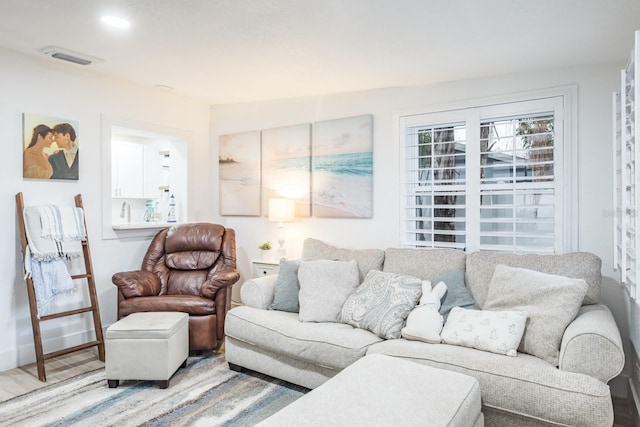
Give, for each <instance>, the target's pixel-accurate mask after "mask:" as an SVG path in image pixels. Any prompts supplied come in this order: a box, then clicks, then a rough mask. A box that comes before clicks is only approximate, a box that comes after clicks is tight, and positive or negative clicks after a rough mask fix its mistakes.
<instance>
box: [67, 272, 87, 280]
mask: <svg viewBox="0 0 640 427" xmlns="http://www.w3.org/2000/svg"><path fill="white" fill-rule="evenodd" d="M89 277H91V273H85V274H76V275H75V276H71V278H72V279H88V278H89Z"/></svg>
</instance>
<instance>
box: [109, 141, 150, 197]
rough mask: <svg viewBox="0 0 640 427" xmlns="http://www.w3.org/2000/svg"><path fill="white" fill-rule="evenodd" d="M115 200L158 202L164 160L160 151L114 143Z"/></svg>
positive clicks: (112, 159) (132, 143)
mask: <svg viewBox="0 0 640 427" xmlns="http://www.w3.org/2000/svg"><path fill="white" fill-rule="evenodd" d="M111 168H112V169H111V190H112V193H111V194H112V197H122V198H146V199H157V198H158V197H159V195H160V190H159V187H160V184H161V177H162V159H161V157H160V156H159V155H158V150H157V149H155V148H153V147H151V146H149V145H147V144H139V143H134V142H127V141H112V143H111Z"/></svg>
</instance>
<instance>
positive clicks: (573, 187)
mask: <svg viewBox="0 0 640 427" xmlns="http://www.w3.org/2000/svg"><path fill="white" fill-rule="evenodd" d="M531 105H546V106H547V107H546V108H542V109H541V110H539V111H535V110H531V109H530V108H531ZM543 110H544V111H553V112H554V123H555V127H556V128H555V130H556V138H557V139H560V140H561V144H560V146H559V147H558V148H557V149H554V163H557V164H559V165H560V166H561V167H562V173H561V174H555V182H556V185H557V186H556V193H557V194H558V197H559V198H560V199H559V200H561V206H558V208H559V209H561V212H560V213H559V215H557V216H556V217H557V218H558V221H559V223H556V229H558V227H559V229H560V230H559V232H557V233H556V236H557V237H556V242H555V249H554V253H566V252H572V251H576V250H578V247H579V241H578V179H577V178H578V164H577V160H578V144H577V130H576V128H577V86H575V85H570V86H563V87H559V88H550V89H544V90H537V91H530V92H521V93H517V94H510V95H502V96H496V97H490V98H479V99H470V100H466V101H462V102H455V103H446V104H434V105H432V106H427V107H423V108H416V109H412V110H405V111H401V112H397V113H396V114H395V115H394V119H395V123H394V128H395V130H396V133H397V135H396V140H397V141H398V142H399V147H398V149H399V162H400V165H399V176H398V179H399V181H398V184H399V189H400V191H399V214H400V215H399V242H400V245H401V246H410V245H407V239H406V237H405V236H406V233H407V231H408V227H407V223H408V221H409V219H408V218H407V216H406V205H405V201H406V200H407V199H406V198H407V191H406V190H407V189H406V181H407V180H406V176H407V167H406V154H405V150H406V146H405V143H406V142H405V141H406V140H405V138H406V136H407V132H406V130H407V129H408V128H410V127H411V126H415V125H423V124H425V121H424V118H425V116H428V117H429V118H430V120H429V121H428V123H427V124H432V125H439V124H447V123H458V122H464V123H466V126H467V128H468V129H473V128H479V126H480V123H481V122H482V121H483V120H486V119H489V118H498V117H501V116H504V117H506V116H514V115H518V114H523V115H524V114H526V115H529V114H531V113H535V112H542V111H543ZM470 111H474V112H475V114H472V115H471V116H473V118H472V119H471V120H470V119H469V112H470ZM487 111H489V112H491V113H490V114H488V113H486V112H487ZM468 134H469V131H468ZM467 141H468V142H467V150H474V149H477V150H479V145H476V144H473V143H470V142H471V138H469V137H467ZM474 145H476V147H474ZM469 166H471V168H469ZM476 168H477V169H478V170H479V165H470V163H467V170H466V175H467V177H471V176H479V175H478V174H476V173H475V170H476ZM479 185H480V184H479V179H477V180H473V179H467V182H466V186H467V188H468V189H470V191H473V192H476V191H477V192H479ZM470 201H471V198H467V207H466V209H467V211H466V213H465V215H466V216H465V217H466V218H468V217H469V215H470V214H471V215H479V202H478V203H475V204H476V205H477V206H474V205H469V202H470ZM476 208H478V209H477V212H478V213H473V212H472V211H473V210H474V209H476ZM466 232H467V235H466V240H467V243H466V245H465V246H466V247H467V250H477V249H478V248H479V246H480V245H479V240H480V234H479V233H476V234H475V235H474V234H473V231H471V233H472V234H469V230H467V231H466ZM470 239H471V240H470Z"/></svg>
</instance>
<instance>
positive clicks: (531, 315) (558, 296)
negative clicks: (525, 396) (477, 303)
mask: <svg viewBox="0 0 640 427" xmlns="http://www.w3.org/2000/svg"><path fill="white" fill-rule="evenodd" d="M587 288H588V285H587V282H585V281H584V280H583V279H572V278H569V277H563V276H557V275H554V274H546V273H541V272H539V271H534V270H527V269H525V268H517V267H509V266H507V265H504V264H498V265H496V268H495V270H494V272H493V277H492V278H491V284H490V285H489V292H488V294H487V300H486V302H485V304H484V309H485V310H515V311H526V312H527V316H528V317H527V323H526V326H525V329H524V335H523V336H522V341H520V346H519V347H518V351H520V352H522V353H528V354H531V355H532V356H537V357H539V358H541V359H544V360H546V361H547V362H549V363H551V364H553V365H554V366H558V359H559V355H560V343H561V341H562V336H563V335H564V330H565V329H566V328H567V326H568V325H569V323H571V322H572V321H573V319H574V318H575V317H576V315H577V314H578V310H579V309H580V306H581V305H582V300H583V298H584V296H585V294H586V293H587Z"/></svg>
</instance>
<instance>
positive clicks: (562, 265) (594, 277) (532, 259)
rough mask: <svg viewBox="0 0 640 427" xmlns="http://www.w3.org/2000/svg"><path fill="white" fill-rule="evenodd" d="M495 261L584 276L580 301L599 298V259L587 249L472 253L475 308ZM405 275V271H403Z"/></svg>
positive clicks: (470, 274)
mask: <svg viewBox="0 0 640 427" xmlns="http://www.w3.org/2000/svg"><path fill="white" fill-rule="evenodd" d="M497 264H505V265H509V266H511V267H520V268H527V269H530V270H536V271H541V272H543V273H548V274H557V275H559V276H565V277H573V278H575V279H584V280H585V281H586V282H587V284H588V285H589V289H588V290H587V293H586V295H585V297H584V300H583V302H582V304H595V303H597V302H598V300H599V298H600V284H601V282H602V272H601V271H600V269H601V266H602V261H601V260H600V258H599V257H598V256H596V255H594V254H592V253H588V252H572V253H568V254H564V255H535V254H529V255H516V254H504V253H495V252H472V253H470V254H468V255H467V273H466V275H467V276H466V280H467V287H468V288H469V289H470V290H471V292H472V293H473V299H474V300H475V301H476V305H477V306H478V307H479V308H484V303H485V300H486V299H487V292H488V290H489V283H490V282H491V277H492V276H493V270H494V268H495V266H496V265H497ZM407 274H408V273H407Z"/></svg>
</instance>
